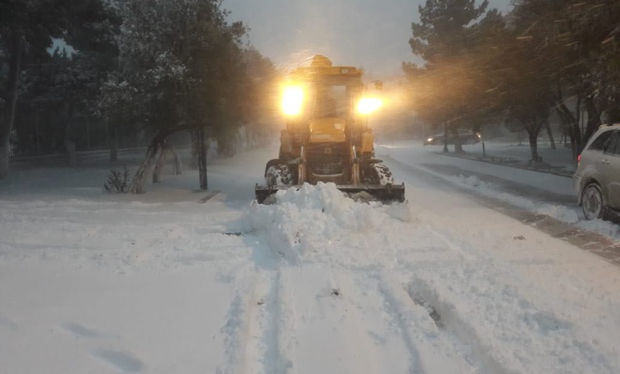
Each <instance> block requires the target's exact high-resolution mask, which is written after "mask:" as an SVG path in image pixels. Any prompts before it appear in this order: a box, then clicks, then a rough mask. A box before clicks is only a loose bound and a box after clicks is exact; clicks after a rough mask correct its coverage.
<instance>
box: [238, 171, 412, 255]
mask: <svg viewBox="0 0 620 374" xmlns="http://www.w3.org/2000/svg"><path fill="white" fill-rule="evenodd" d="M275 199H276V202H275V204H272V205H259V204H256V203H253V204H252V205H251V206H250V207H249V209H248V210H247V211H246V213H245V214H244V216H243V218H242V223H243V225H244V229H245V231H248V232H252V233H255V234H257V235H259V236H260V237H261V238H263V239H264V240H265V243H267V245H268V246H269V248H270V249H271V250H272V251H274V252H275V253H276V254H277V255H280V256H283V257H284V258H286V259H287V260H289V261H291V262H293V263H297V262H299V261H300V260H301V259H302V258H312V257H316V256H321V255H327V254H328V252H329V251H330V250H331V249H333V248H336V247H338V246H339V245H341V244H343V243H341V241H343V240H344V238H346V237H347V236H353V237H354V238H355V239H354V240H351V238H349V239H348V240H347V242H348V243H344V244H349V245H352V246H356V247H358V248H361V249H370V248H369V246H372V244H365V243H364V242H365V239H370V238H368V236H372V235H373V234H375V233H378V232H385V228H386V227H390V226H392V225H394V223H395V222H398V221H405V222H407V221H410V220H411V213H410V211H409V209H408V207H407V205H406V204H393V205H382V204H381V203H379V202H370V203H360V202H356V201H354V200H352V199H350V198H348V197H347V196H345V195H344V194H343V193H342V192H341V191H339V190H338V189H337V188H336V185H335V184H333V183H318V184H317V185H316V186H313V185H309V184H304V185H303V186H302V187H301V188H299V189H288V190H285V191H278V193H277V194H276V196H275ZM364 237H366V238H364ZM370 241H371V242H372V240H370Z"/></svg>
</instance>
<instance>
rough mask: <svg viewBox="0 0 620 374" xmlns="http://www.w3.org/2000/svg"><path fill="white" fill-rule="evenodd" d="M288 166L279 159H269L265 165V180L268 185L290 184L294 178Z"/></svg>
mask: <svg viewBox="0 0 620 374" xmlns="http://www.w3.org/2000/svg"><path fill="white" fill-rule="evenodd" d="M294 177H295V176H294V174H293V173H292V172H291V169H290V168H289V166H288V165H287V164H285V163H283V162H282V161H281V160H278V159H276V160H271V161H269V162H268V163H267V166H266V167H265V182H266V184H267V186H268V187H276V186H291V185H293V184H294V181H295V178H294Z"/></svg>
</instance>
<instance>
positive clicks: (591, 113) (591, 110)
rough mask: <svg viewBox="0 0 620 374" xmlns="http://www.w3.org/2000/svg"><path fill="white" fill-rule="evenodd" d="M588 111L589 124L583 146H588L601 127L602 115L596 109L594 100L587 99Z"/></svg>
mask: <svg viewBox="0 0 620 374" xmlns="http://www.w3.org/2000/svg"><path fill="white" fill-rule="evenodd" d="M586 111H587V113H588V124H587V126H586V131H585V133H584V136H583V140H582V142H581V143H582V144H586V143H587V142H588V139H590V137H591V136H592V135H593V134H594V133H595V132H596V130H598V128H599V127H600V126H601V113H600V112H599V111H598V109H596V105H595V104H594V100H593V99H592V98H587V99H586Z"/></svg>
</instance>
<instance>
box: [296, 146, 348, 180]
mask: <svg viewBox="0 0 620 374" xmlns="http://www.w3.org/2000/svg"><path fill="white" fill-rule="evenodd" d="M348 157H349V155H348V152H347V147H346V144H314V145H312V147H309V148H308V150H307V152H306V160H307V161H308V167H309V169H310V173H312V174H314V175H336V174H344V172H345V168H346V165H347V160H348Z"/></svg>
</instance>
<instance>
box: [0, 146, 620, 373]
mask: <svg viewBox="0 0 620 374" xmlns="http://www.w3.org/2000/svg"><path fill="white" fill-rule="evenodd" d="M383 151H385V149H384V150H383ZM403 152H405V151H403ZM272 153H273V150H271V149H265V150H258V151H253V152H248V153H245V154H242V155H239V156H237V157H235V158H234V159H230V160H222V161H218V162H216V163H215V164H214V165H211V166H210V170H209V172H210V174H209V178H210V183H211V186H212V187H213V188H214V189H218V190H221V191H223V193H222V194H219V195H217V196H216V197H215V198H213V199H211V200H209V201H208V202H206V203H204V204H200V203H198V201H199V200H200V199H201V197H202V196H203V194H201V193H198V192H192V191H191V188H193V185H194V184H195V179H196V177H195V175H193V174H192V173H188V174H187V175H184V176H178V177H177V176H166V177H165V180H164V183H163V184H162V185H161V186H157V188H151V189H150V192H149V193H147V194H146V195H144V196H140V197H138V201H135V200H132V197H131V196H110V195H103V194H101V189H100V185H101V182H102V181H103V179H104V176H105V173H106V171H105V170H97V169H84V170H79V171H72V170H65V169H54V170H53V171H49V170H48V171H45V170H36V169H33V170H27V171H23V172H16V173H15V174H14V175H13V176H12V179H10V180H9V181H8V182H4V183H5V184H0V363H1V364H0V373H2V374H4V373H7V374H9V373H11V374H12V373H42V372H45V373H115V372H138V373H222V374H223V373H617V372H620V355H619V353H620V339H618V337H619V336H620V267H618V266H616V265H614V264H612V263H611V262H609V261H607V260H606V259H604V258H603V257H600V256H597V255H596V254H593V253H591V252H589V251H585V250H583V249H580V248H578V247H576V246H574V245H572V244H570V243H569V242H567V241H565V240H559V239H556V238H553V237H551V236H549V235H547V234H546V233H544V232H541V231H540V230H537V229H536V228H534V227H532V226H531V225H527V224H523V223H521V222H520V221H518V220H516V219H514V218H512V217H510V216H508V215H505V214H502V213H501V212H500V211H498V210H497V209H490V208H489V207H488V205H485V204H481V203H480V201H479V200H478V199H476V198H475V197H472V195H470V194H469V193H468V192H467V191H464V190H463V189H462V188H461V187H462V185H459V183H460V182H459V180H458V179H457V180H455V181H454V182H455V183H453V184H450V183H447V182H449V181H450V180H449V179H442V180H443V181H444V182H446V183H440V182H438V179H437V178H438V177H439V176H440V174H441V172H439V171H436V174H437V175H433V174H432V173H433V170H432V167H429V165H431V164H432V163H433V162H435V161H433V160H434V157H442V156H437V155H431V154H428V153H427V154H425V155H421V153H419V152H417V151H416V152H409V151H407V152H405V153H398V152H397V151H394V150H392V151H390V152H384V153H389V156H390V157H391V160H392V165H390V166H391V167H392V169H393V171H394V172H395V175H396V177H397V179H401V180H404V181H405V182H406V184H407V198H408V204H406V205H402V204H397V205H391V206H380V205H378V204H370V205H368V204H361V203H356V202H353V201H352V200H349V199H346V198H344V197H343V196H341V194H340V193H339V192H338V191H337V190H335V188H333V187H332V186H330V185H321V186H318V187H310V186H306V187H304V188H302V189H301V190H300V191H288V192H286V193H284V194H282V195H280V196H279V198H278V203H277V204H274V205H269V206H262V205H261V206H259V205H253V204H250V201H251V199H252V193H253V191H252V189H253V186H254V183H255V182H256V181H259V180H260V178H261V174H262V171H263V167H264V163H265V161H266V160H267V159H269V158H270V155H271V154H272ZM389 160H390V159H388V164H389V163H390V162H389ZM439 162H440V163H450V162H449V161H445V160H444V161H439ZM469 162H471V161H469ZM451 166H452V167H455V168H458V169H460V170H467V168H468V166H467V165H464V164H462V163H461V161H460V160H456V161H453V162H451ZM491 166H492V165H490V166H489V167H491ZM469 168H471V166H469ZM444 171H445V170H444ZM477 171H478V172H479V173H483V174H484V173H487V174H493V175H495V176H499V177H502V178H503V179H506V178H510V177H511V176H514V173H516V172H510V171H509V172H506V171H504V170H503V169H502V170H498V171H497V172H496V173H492V172H491V171H489V170H486V171H485V170H477ZM50 173H55V175H50ZM501 173H505V174H506V175H502V174H501ZM444 175H445V173H444ZM59 176H60V177H61V178H58V177H59ZM464 178H465V179H466V178H467V177H464ZM541 179H542V177H541ZM465 182H467V180H465ZM538 182H540V181H538ZM534 183H537V181H534V182H532V183H530V184H529V186H530V187H531V188H538V189H539V190H543V191H544V190H545V188H544V187H545V186H547V185H548V184H545V183H543V182H540V183H541V186H533V184H534ZM463 185H467V183H463ZM470 185H471V183H470ZM455 186H456V188H455ZM478 187H480V186H477V187H476V188H478ZM487 187H488V186H487ZM561 188H563V187H561V186H559V187H558V186H556V188H555V190H553V191H549V190H547V192H549V193H554V194H556V195H562V194H563V193H559V194H558V193H557V192H558V189H560V190H561ZM495 197H497V196H495ZM539 198H540V196H539ZM532 201H534V202H535V201H536V199H532ZM552 206H554V205H553V204H552ZM523 208H527V207H526V206H523ZM566 214H569V213H566Z"/></svg>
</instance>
